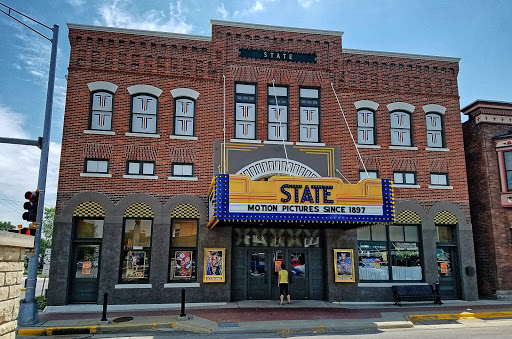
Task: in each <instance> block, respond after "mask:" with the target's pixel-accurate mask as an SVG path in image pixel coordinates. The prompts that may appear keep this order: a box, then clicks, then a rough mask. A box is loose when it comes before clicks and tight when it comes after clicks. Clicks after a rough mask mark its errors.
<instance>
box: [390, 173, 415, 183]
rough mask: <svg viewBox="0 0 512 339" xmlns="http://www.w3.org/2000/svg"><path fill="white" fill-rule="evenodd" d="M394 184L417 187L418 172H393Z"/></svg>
mask: <svg viewBox="0 0 512 339" xmlns="http://www.w3.org/2000/svg"><path fill="white" fill-rule="evenodd" d="M393 183H395V184H397V185H416V183H417V181H416V172H393Z"/></svg>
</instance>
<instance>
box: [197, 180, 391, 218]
mask: <svg viewBox="0 0 512 339" xmlns="http://www.w3.org/2000/svg"><path fill="white" fill-rule="evenodd" d="M208 196H209V221H208V224H207V226H208V227H213V226H215V225H216V224H218V223H219V222H232V221H292V222H299V221H306V222H313V221H314V222H326V223H363V224H366V225H368V224H389V223H393V222H394V221H395V207H394V198H393V187H392V182H391V180H389V179H363V180H361V181H359V182H358V183H357V184H345V183H343V182H342V181H341V179H339V178H336V177H319V178H315V177H279V176H274V177H271V178H270V179H269V180H268V181H252V180H251V179H250V178H249V176H247V175H242V174H218V175H216V176H215V177H214V178H213V180H212V183H211V185H210V189H209V191H208Z"/></svg>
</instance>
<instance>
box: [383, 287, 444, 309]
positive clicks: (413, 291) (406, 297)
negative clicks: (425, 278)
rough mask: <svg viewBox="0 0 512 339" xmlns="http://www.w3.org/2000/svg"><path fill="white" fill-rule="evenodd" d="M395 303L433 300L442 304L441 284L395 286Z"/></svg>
mask: <svg viewBox="0 0 512 339" xmlns="http://www.w3.org/2000/svg"><path fill="white" fill-rule="evenodd" d="M393 294H394V297H395V305H398V306H402V305H400V303H401V302H402V301H433V302H434V304H438V305H441V304H442V302H441V295H440V294H439V285H437V284H436V287H435V288H434V286H432V285H401V286H393Z"/></svg>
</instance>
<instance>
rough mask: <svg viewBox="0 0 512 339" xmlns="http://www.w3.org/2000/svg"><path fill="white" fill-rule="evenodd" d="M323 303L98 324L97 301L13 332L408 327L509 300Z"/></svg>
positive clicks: (266, 304)
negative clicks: (398, 303)
mask: <svg viewBox="0 0 512 339" xmlns="http://www.w3.org/2000/svg"><path fill="white" fill-rule="evenodd" d="M403 305H404V306H401V307H400V306H396V305H394V304H393V303H391V302H390V303H328V302H325V301H300V300H299V301H292V303H291V304H290V305H287V304H285V305H283V306H280V305H278V302H277V301H240V302H234V303H204V304H187V308H186V314H187V316H186V317H183V318H184V319H181V318H182V317H180V316H179V315H180V305H179V304H151V305H111V306H109V308H108V312H107V318H108V320H109V322H108V323H106V322H105V323H101V322H100V319H101V309H102V308H101V305H67V306H53V307H47V308H46V310H45V311H44V312H41V313H40V314H39V317H40V320H41V324H40V325H39V326H35V327H24V328H20V329H19V330H18V335H20V336H21V335H24V336H29V335H32V336H33V335H58V334H94V333H112V332H134V331H147V330H156V329H166V330H169V331H188V332H193V333H204V334H206V333H301V332H308V333H320V332H347V331H356V330H365V331H378V330H381V329H387V328H410V327H414V324H415V323H421V322H425V321H430V320H440V319H452V320H453V319H455V320H456V319H461V318H472V317H473V318H503V317H507V318H508V317H510V318H512V301H496V300H479V301H473V302H466V301H459V300H457V301H444V304H443V305H434V304H431V303H428V302H421V303H403Z"/></svg>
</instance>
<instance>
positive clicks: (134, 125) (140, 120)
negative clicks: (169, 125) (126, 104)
mask: <svg viewBox="0 0 512 339" xmlns="http://www.w3.org/2000/svg"><path fill="white" fill-rule="evenodd" d="M128 92H130V95H131V110H130V113H131V119H130V132H132V133H144V134H156V133H157V130H158V129H157V126H158V124H157V123H158V97H159V96H160V94H162V90H161V89H159V88H156V87H154V86H149V85H135V86H131V87H128Z"/></svg>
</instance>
